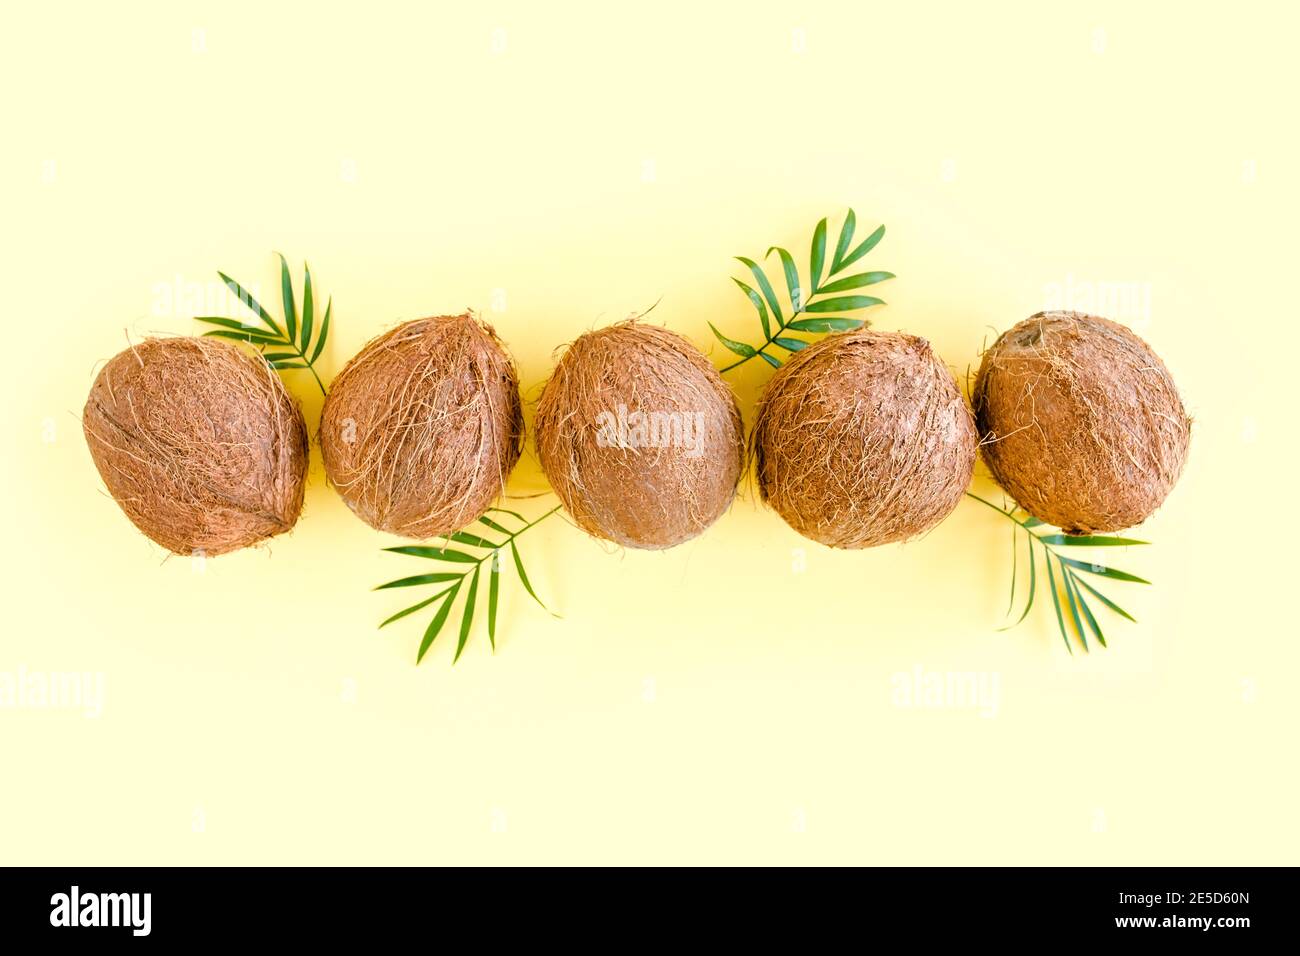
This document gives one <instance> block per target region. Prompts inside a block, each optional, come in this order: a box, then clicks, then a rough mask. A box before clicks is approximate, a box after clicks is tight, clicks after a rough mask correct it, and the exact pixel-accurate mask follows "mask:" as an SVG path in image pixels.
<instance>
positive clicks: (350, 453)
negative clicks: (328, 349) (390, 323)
mask: <svg viewBox="0 0 1300 956" xmlns="http://www.w3.org/2000/svg"><path fill="white" fill-rule="evenodd" d="M523 435H524V420H523V408H522V405H521V403H520V400H519V378H518V375H517V374H516V373H515V366H514V362H513V361H511V359H510V356H509V355H508V354H507V353H506V350H505V348H504V347H503V346H502V344H501V340H500V339H498V338H497V336H496V332H495V331H493V329H492V327H491V326H490V325H487V324H486V323H484V322H482V321H480V320H479V319H478V318H477V317H476V316H474V315H472V314H469V313H466V314H464V315H444V316H436V317H434V318H428V319H416V320H414V321H411V322H405V323H403V324H402V325H399V326H397V327H396V328H395V329H392V330H391V331H389V332H387V333H385V334H384V335H381V336H379V337H378V338H376V339H374V340H372V341H371V342H369V343H368V344H367V345H366V347H365V348H363V349H362V350H361V351H360V352H359V353H358V354H357V355H356V356H355V357H353V359H352V360H351V361H350V362H348V364H347V365H346V366H345V367H344V369H343V371H342V372H340V373H339V375H338V377H337V378H336V379H335V380H334V382H333V384H332V385H331V386H330V391H329V395H328V397H327V398H326V399H325V407H324V408H323V409H322V411H321V427H320V443H321V456H322V458H323V459H324V461H325V474H326V475H327V476H328V478H329V481H330V483H331V484H332V485H333V486H334V487H335V488H336V489H337V490H338V493H339V494H340V495H341V496H342V497H343V500H344V501H345V502H346V503H347V505H348V507H349V508H351V509H352V510H353V511H354V512H355V513H356V514H357V515H358V516H359V517H360V518H361V519H362V520H363V521H365V522H366V524H368V525H370V526H371V527H372V528H377V529H378V530H380V531H387V532H390V533H392V534H397V535H402V536H404V537H408V538H432V537H437V536H443V535H449V534H452V533H454V532H456V531H459V530H460V529H461V528H463V527H465V525H467V524H469V523H471V522H473V521H475V520H477V519H478V518H479V516H480V515H482V514H483V512H485V511H486V510H487V509H488V507H489V506H490V505H491V504H492V502H493V501H495V500H496V499H497V498H498V497H499V496H500V495H501V492H502V490H503V489H504V487H505V483H506V478H507V477H508V476H509V474H510V471H511V469H513V468H514V466H515V462H517V461H518V460H519V452H520V450H521V446H522V443H523Z"/></svg>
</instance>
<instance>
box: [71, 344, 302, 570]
mask: <svg viewBox="0 0 1300 956" xmlns="http://www.w3.org/2000/svg"><path fill="white" fill-rule="evenodd" d="M82 427H83V429H84V431H85V434H86V444H88V445H89V446H90V455H91V457H92V458H93V459H94V461H95V467H96V468H98V469H99V474H100V477H102V478H103V479H104V484H105V485H107V486H108V492H109V494H111V495H112V496H113V498H114V500H116V501H117V503H118V504H119V505H120V506H121V508H122V510H123V511H125V512H126V516H127V517H128V518H130V519H131V521H132V522H133V523H134V524H135V526H136V527H137V528H139V529H140V530H141V531H143V532H144V533H145V534H146V535H147V536H148V537H150V538H151V539H153V540H154V541H156V542H157V543H158V544H160V545H162V546H163V547H164V548H166V549H167V550H169V551H172V552H175V553H176V554H195V553H198V552H202V553H204V554H208V555H217V554H225V553H226V552H228V551H234V550H236V549H237V548H243V547H247V546H248V545H251V544H256V543H257V542H259V541H262V540H264V539H266V538H269V537H271V536H272V535H277V534H282V533H283V532H285V531H288V530H289V529H290V528H292V527H293V526H294V523H295V522H296V521H297V520H298V515H299V514H300V513H301V511H302V494H303V482H304V480H305V478H306V472H307V428H306V425H305V424H304V423H303V418H302V412H301V411H300V410H299V408H298V405H297V403H296V402H294V400H293V399H292V398H290V397H289V394H288V392H286V391H285V389H284V385H283V384H281V382H280V379H279V377H278V376H277V375H276V374H275V371H274V370H273V369H272V368H271V366H270V365H268V364H267V363H266V362H265V361H264V360H262V359H261V358H259V357H258V356H255V355H250V354H248V353H247V352H244V351H241V350H240V349H239V348H237V347H236V346H234V345H231V344H230V343H228V342H221V341H218V340H216V339H209V338H167V339H145V340H144V341H143V342H141V343H140V344H139V345H134V346H132V347H131V348H129V349H126V350H125V351H123V352H120V353H119V354H118V355H116V356H114V357H113V358H112V359H111V360H110V361H109V362H108V364H106V365H105V366H104V367H103V369H101V370H100V373H99V376H98V377H97V378H96V379H95V384H94V385H93V386H91V389H90V397H89V398H88V399H87V400H86V408H85V412H84V414H83V416H82Z"/></svg>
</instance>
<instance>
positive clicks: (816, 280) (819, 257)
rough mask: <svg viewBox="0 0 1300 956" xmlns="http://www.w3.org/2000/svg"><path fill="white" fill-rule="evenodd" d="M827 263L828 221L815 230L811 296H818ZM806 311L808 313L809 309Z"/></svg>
mask: <svg viewBox="0 0 1300 956" xmlns="http://www.w3.org/2000/svg"><path fill="white" fill-rule="evenodd" d="M825 263H826V220H825V219H823V220H822V221H821V222H819V223H817V228H816V229H814V230H813V240H812V250H811V251H810V252H809V253H808V275H809V279H808V284H809V292H810V293H811V295H816V294H817V292H818V287H819V286H820V285H821V281H822V266H824V265H825ZM804 311H805V312H806V311H808V309H807V308H805V309H804Z"/></svg>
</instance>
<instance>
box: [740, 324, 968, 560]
mask: <svg viewBox="0 0 1300 956" xmlns="http://www.w3.org/2000/svg"><path fill="white" fill-rule="evenodd" d="M750 441H751V448H752V451H753V454H754V457H755V462H756V466H757V477H758V487H759V493H760V494H761V496H762V498H763V500H764V501H766V502H768V503H769V504H770V505H772V507H773V508H775V509H776V510H777V512H778V513H779V514H780V515H781V517H782V518H784V519H785V520H786V522H787V523H788V524H789V525H790V527H792V528H794V529H795V530H796V531H798V532H799V533H800V534H802V535H804V536H806V537H809V538H812V539H813V540H814V541H820V542H821V543H822V544H825V545H829V546H830V547H833V548H870V547H874V546H875V545H878V544H889V543H891V542H895V541H905V540H907V539H908V538H912V537H915V536H916V535H918V534H920V533H922V532H923V531H926V530H927V529H929V528H931V527H932V526H934V525H935V524H937V523H938V522H939V521H940V520H942V519H943V518H944V517H945V516H947V514H948V513H949V512H950V511H952V509H953V508H955V507H956V506H957V503H958V502H959V501H961V497H962V493H963V492H964V491H965V490H966V486H967V485H968V484H969V483H970V478H971V473H972V471H973V470H974V467H975V426H974V423H973V422H972V420H971V414H970V411H969V410H968V409H967V408H966V403H965V402H964V401H962V397H961V393H960V392H959V391H958V390H957V383H956V382H955V381H954V380H953V377H952V373H951V372H949V371H948V369H947V367H946V366H945V365H944V364H943V363H942V362H941V361H940V360H939V359H938V357H937V356H935V354H934V352H933V351H932V350H931V349H930V344H929V343H928V342H927V341H926V340H925V339H922V338H918V337H916V336H914V335H904V334H902V333H898V332H873V331H870V330H868V329H858V330H855V331H851V332H843V333H840V334H837V335H830V336H827V337H826V338H824V339H822V340H820V341H818V342H816V343H814V344H813V345H810V346H808V347H807V348H805V349H803V350H802V351H799V352H796V353H795V354H794V355H792V356H791V357H790V359H789V360H788V361H787V362H786V363H785V365H784V366H782V367H781V369H780V370H778V371H777V373H776V374H775V375H774V376H773V377H772V380H771V381H770V382H769V383H768V385H767V389H766V390H765V391H764V393H763V397H762V398H761V399H760V401H759V405H758V408H757V410H756V412H755V419H754V430H753V435H752V436H751V439H750Z"/></svg>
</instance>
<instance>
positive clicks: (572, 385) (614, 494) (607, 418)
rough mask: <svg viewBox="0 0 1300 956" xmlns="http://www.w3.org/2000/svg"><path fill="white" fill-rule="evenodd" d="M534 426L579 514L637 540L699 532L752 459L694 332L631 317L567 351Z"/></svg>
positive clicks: (546, 461)
mask: <svg viewBox="0 0 1300 956" xmlns="http://www.w3.org/2000/svg"><path fill="white" fill-rule="evenodd" d="M535 425H536V432H537V451H538V456H539V457H540V459H541V464H542V469H543V470H544V471H545V472H546V477H547V478H548V479H549V480H550V482H551V485H552V486H553V487H554V488H555V491H556V493H557V494H558V495H559V496H560V500H561V501H563V502H564V506H565V507H566V508H567V509H568V511H569V514H571V515H572V516H573V519H574V521H576V522H577V523H578V525H579V526H580V527H582V528H583V529H584V530H585V531H587V532H588V533H590V534H593V535H595V536H596V537H599V538H604V539H607V540H609V541H613V542H616V543H617V544H621V545H624V546H626V547H630V548H647V549H660V548H670V547H672V546H673V545H676V544H681V543H682V542H683V541H687V540H689V539H691V538H693V537H695V536H696V535H698V534H699V533H700V532H702V531H703V530H704V529H705V528H707V527H708V526H709V525H711V524H713V522H714V521H716V520H717V519H718V516H719V515H721V514H722V513H723V512H724V511H725V510H726V509H727V506H728V505H730V504H731V501H732V499H733V498H734V497H735V494H736V484H737V482H739V480H740V475H741V472H742V471H743V469H744V432H743V425H742V424H741V420H740V408H739V406H738V405H737V404H736V398H735V396H734V395H733V394H732V392H731V389H730V388H729V387H728V386H727V384H726V383H725V382H723V381H722V377H721V376H720V375H718V373H717V371H716V370H715V369H714V368H713V366H712V365H711V364H710V363H709V361H708V359H707V358H705V357H704V355H703V354H702V353H701V352H700V351H699V349H697V348H696V347H695V346H694V345H692V344H691V343H690V342H689V341H688V340H687V339H685V338H683V337H682V336H680V335H678V334H677V333H675V332H670V331H668V330H667V329H663V328H659V327H657V326H653V325H643V324H641V323H639V322H637V321H636V320H634V319H629V320H626V321H624V322H620V323H617V324H615V325H612V326H609V327H608V328H604V329H598V330H596V331H594V332H588V333H586V334H585V335H583V336H581V337H580V338H578V339H577V341H575V342H573V343H572V344H571V345H570V346H569V347H568V349H567V350H565V352H564V355H563V356H562V357H561V358H560V361H559V363H558V364H557V365H556V367H555V371H554V373H552V375H551V378H550V380H549V381H548V382H547V383H546V387H545V389H544V390H543V392H542V395H541V398H540V399H539V400H538V403H537V421H536V423H535Z"/></svg>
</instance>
